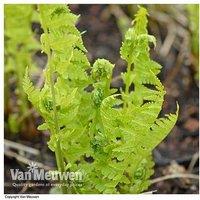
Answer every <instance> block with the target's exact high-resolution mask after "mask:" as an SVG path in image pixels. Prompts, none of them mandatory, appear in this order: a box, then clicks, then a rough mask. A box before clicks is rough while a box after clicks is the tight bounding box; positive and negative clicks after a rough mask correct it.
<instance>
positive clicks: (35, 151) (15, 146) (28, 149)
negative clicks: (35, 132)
mask: <svg viewBox="0 0 200 200" xmlns="http://www.w3.org/2000/svg"><path fill="white" fill-rule="evenodd" d="M4 146H5V149H6V148H8V149H9V148H12V149H17V150H21V151H24V152H27V153H30V154H33V155H39V154H40V151H39V150H38V149H34V148H32V147H28V146H26V145H23V144H19V143H17V142H13V141H10V140H6V139H4Z"/></svg>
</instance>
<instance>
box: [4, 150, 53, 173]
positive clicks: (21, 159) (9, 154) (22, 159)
mask: <svg viewBox="0 0 200 200" xmlns="http://www.w3.org/2000/svg"><path fill="white" fill-rule="evenodd" d="M4 155H5V156H7V157H11V158H15V159H16V160H18V161H19V162H21V163H24V164H27V165H29V164H30V163H31V162H34V163H35V164H36V165H37V166H38V167H39V168H42V169H44V170H46V171H49V170H53V169H52V168H51V167H49V166H47V165H44V164H43V163H40V162H36V161H33V160H29V159H28V158H25V157H24V156H21V155H19V154H17V153H15V152H12V151H5V152H4Z"/></svg>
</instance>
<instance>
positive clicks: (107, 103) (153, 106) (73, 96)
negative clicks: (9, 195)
mask: <svg viewBox="0 0 200 200" xmlns="http://www.w3.org/2000/svg"><path fill="white" fill-rule="evenodd" d="M39 12H40V17H41V23H42V28H43V29H44V34H43V35H42V36H41V43H42V49H43V51H44V52H45V53H46V54H47V56H48V64H47V68H46V69H45V72H44V76H45V84H44V86H43V87H42V88H41V89H35V88H34V87H33V85H32V83H31V82H30V80H29V78H28V74H27V73H26V75H25V78H24V89H25V91H26V93H27V94H28V96H29V100H30V101H31V102H32V103H33V105H34V106H35V107H36V108H37V110H38V112H39V113H40V114H41V115H42V117H43V118H44V121H45V123H44V124H42V125H40V127H39V129H40V130H49V131H50V132H51V138H50V141H49V143H48V145H49V148H50V149H51V150H52V151H55V153H56V159H57V165H58V170H60V171H63V170H65V169H67V170H69V171H76V170H80V171H82V172H83V173H84V175H85V176H84V180H83V182H82V186H81V187H78V186H77V185H76V183H75V186H74V187H73V188H67V189H66V188H62V189H63V192H67V193H141V192H142V191H144V190H146V189H147V188H148V186H149V184H150V183H149V178H150V176H151V175H152V174H153V169H152V167H153V165H154V163H153V161H152V156H151V153H152V150H153V149H154V148H155V147H156V146H157V145H158V144H159V143H160V142H161V141H162V140H163V139H164V138H165V137H166V136H167V134H168V133H169V132H170V130H171V129H172V128H173V126H174V125H175V122H176V120H177V113H176V114H169V115H166V116H165V118H158V115H159V113H160V111H161V109H162V104H163V97H164V94H165V91H164V88H163V85H162V84H161V82H160V81H159V79H158V78H157V77H156V75H157V74H158V73H159V72H160V69H161V66H160V65H159V64H158V63H156V62H154V61H152V60H151V59H150V55H149V43H150V42H152V43H154V45H155V38H154V37H153V36H150V35H148V32H147V28H146V26H147V17H146V16H147V11H146V9H144V8H142V7H140V8H139V11H138V13H137V14H136V18H135V20H134V21H133V27H132V28H130V29H129V30H128V32H127V33H126V36H125V41H124V42H123V45H122V47H121V56H122V58H123V59H124V60H126V61H127V66H128V67H127V72H125V73H123V74H122V77H123V80H124V83H125V86H126V88H125V91H121V93H120V94H114V93H115V92H116V90H114V89H110V83H111V78H112V70H113V67H114V65H113V64H111V63H110V62H109V61H107V60H104V59H98V60H97V61H96V62H95V63H94V65H93V67H90V64H89V62H88V60H87V57H86V55H85V53H86V50H85V48H84V46H83V42H82V39H81V34H80V33H79V31H78V30H77V29H76V28H75V23H76V21H77V16H75V15H74V14H72V13H71V12H70V11H69V9H68V8H67V7H66V6H64V5H41V6H39ZM89 68H91V71H90V73H88V69H89ZM86 70H87V72H86ZM132 85H134V91H130V86H132ZM88 86H90V87H88ZM149 86H151V88H152V89H150V88H149Z"/></svg>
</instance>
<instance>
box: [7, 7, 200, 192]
mask: <svg viewBox="0 0 200 200" xmlns="http://www.w3.org/2000/svg"><path fill="white" fill-rule="evenodd" d="M69 6H70V9H71V10H72V12H74V13H76V14H80V15H81V16H80V18H79V22H78V24H77V27H78V28H79V30H80V31H81V32H83V41H84V44H85V46H86V48H87V50H88V58H89V60H90V62H91V63H93V62H94V60H96V59H97V58H105V59H108V60H110V61H111V62H112V63H116V65H115V68H114V71H113V80H112V85H111V87H113V88H119V87H123V82H122V79H121V76H120V74H121V72H123V71H125V70H126V65H125V62H124V61H123V60H122V59H121V58H120V56H119V48H120V46H121V42H122V39H123V37H124V33H125V32H126V30H127V29H128V28H129V27H130V26H131V23H132V19H133V16H134V15H135V13H136V10H137V5H128V4H123V5H115V4H111V5H103V4H94V5H86V4H83V5H78V4H73V5H69ZM143 6H145V7H146V8H147V10H148V12H149V23H148V30H149V33H150V34H152V35H154V36H155V37H156V39H157V45H156V47H155V48H153V47H152V48H151V57H152V58H153V59H154V60H156V61H157V62H159V63H160V64H161V65H162V66H163V69H162V71H161V73H160V74H159V78H160V79H161V81H162V83H163V84H164V86H165V89H166V90H167V94H166V96H165V102H164V105H163V113H169V112H173V111H174V110H175V106H176V101H178V102H179V105H180V114H179V119H178V122H177V124H176V126H175V128H174V129H173V131H172V133H171V134H170V135H169V136H168V137H167V138H166V140H165V141H164V142H163V143H161V144H160V145H159V146H158V147H157V148H156V150H155V152H154V159H155V162H156V166H155V171H156V173H155V175H154V177H159V176H162V175H167V174H170V173H175V172H176V173H177V172H190V173H196V174H198V166H199V164H198V144H199V140H198V139H199V114H198V110H199V93H198V89H199V74H198V72H199V5H198V4H187V5H178V4H177V5H167V4H166V5H161V4H156V5H153V4H152V5H143ZM4 16H5V19H4V23H5V30H4V34H5V36H4V48H5V49H4V53H5V55H4V58H5V59H4V61H5V67H4V81H5V82H4V121H5V123H4V128H5V138H6V139H8V140H12V141H13V142H15V143H16V145H15V146H18V144H23V145H27V146H29V147H33V148H35V149H39V150H40V152H42V153H39V154H37V156H35V155H32V154H30V155H29V154H28V155H26V157H27V159H34V158H37V160H39V161H41V162H42V163H43V164H44V165H47V166H48V167H49V166H50V167H53V166H55V161H54V158H53V156H52V155H51V152H50V151H49V150H48V149H47V148H46V145H45V144H46V141H48V139H49V138H48V133H46V132H45V133H43V134H41V133H39V132H38V131H37V129H36V127H37V125H38V124H40V123H41V118H40V117H39V115H38V113H36V112H35V110H34V109H33V108H32V107H31V105H30V103H29V102H28V100H27V97H26V95H25V94H24V92H23V90H22V79H23V75H24V72H25V68H26V67H27V66H31V70H32V71H31V75H32V79H33V81H34V82H35V83H36V87H40V86H41V85H42V84H43V77H42V76H41V74H42V73H41V71H42V70H43V68H44V66H45V64H46V55H45V54H43V53H42V52H41V50H40V42H39V38H40V35H41V33H42V32H43V31H42V29H41V26H40V23H39V17H38V14H37V6H36V5H22V4H21V5H5V7H4ZM161 115H162V113H161ZM5 145H7V146H6V148H5V150H6V151H5V155H7V156H6V159H5V167H6V168H7V169H9V168H11V166H12V167H16V168H20V167H21V168H24V165H23V162H22V161H19V160H18V159H16V153H17V156H24V153H23V152H21V151H17V152H16V151H15V154H11V153H12V152H10V151H11V150H12V149H10V146H9V145H8V143H7V142H6V143H5ZM8 150H9V154H8V153H6V152H7V151H8ZM21 153H22V154H21ZM8 155H9V156H8ZM11 155H13V157H15V159H14V160H13V157H12V156H11ZM48 167H47V168H48ZM5 180H6V181H7V182H9V180H10V176H9V174H8V172H7V171H6V170H5ZM21 189H23V188H21ZM151 189H152V190H155V189H156V190H158V192H157V193H198V181H195V180H192V179H190V180H188V179H180V180H176V179H174V180H170V181H164V182H158V183H155V184H154V185H152V188H151ZM5 191H6V193H9V192H10V193H18V192H20V188H18V189H17V188H13V187H7V186H5ZM48 191H49V188H48V187H46V188H44V187H43V188H40V187H38V188H34V189H32V190H31V192H32V193H48ZM26 192H27V193H28V192H30V189H25V190H23V193H26Z"/></svg>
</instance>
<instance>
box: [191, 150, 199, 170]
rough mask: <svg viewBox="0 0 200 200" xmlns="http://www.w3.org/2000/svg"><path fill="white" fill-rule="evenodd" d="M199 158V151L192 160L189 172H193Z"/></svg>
mask: <svg viewBox="0 0 200 200" xmlns="http://www.w3.org/2000/svg"><path fill="white" fill-rule="evenodd" d="M198 158H199V153H198V152H197V153H195V154H194V155H193V156H192V160H191V162H190V164H189V167H188V172H192V170H193V168H194V166H195V164H196V162H197V160H198Z"/></svg>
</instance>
